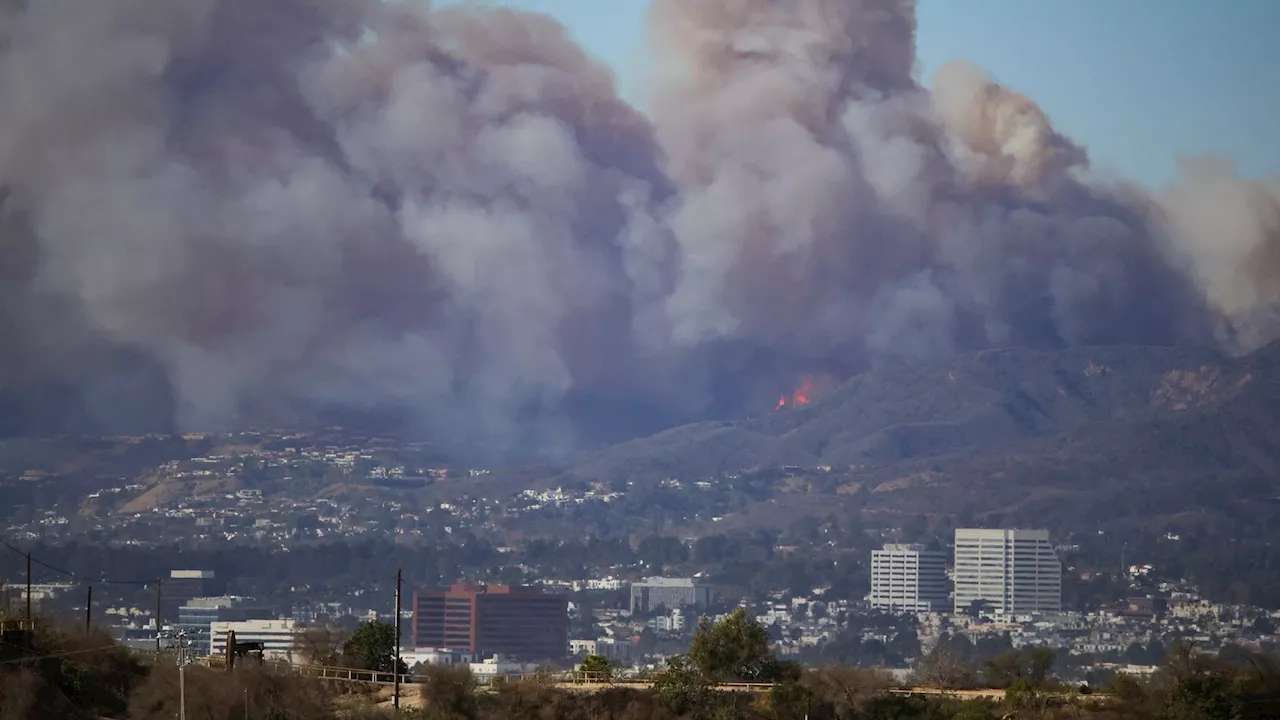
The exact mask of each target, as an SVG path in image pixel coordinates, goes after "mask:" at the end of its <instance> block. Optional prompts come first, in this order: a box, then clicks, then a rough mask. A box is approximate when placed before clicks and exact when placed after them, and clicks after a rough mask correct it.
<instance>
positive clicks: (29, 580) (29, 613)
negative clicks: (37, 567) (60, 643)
mask: <svg viewBox="0 0 1280 720" xmlns="http://www.w3.org/2000/svg"><path fill="white" fill-rule="evenodd" d="M27 622H28V623H29V622H31V553H30V551H28V552H27Z"/></svg>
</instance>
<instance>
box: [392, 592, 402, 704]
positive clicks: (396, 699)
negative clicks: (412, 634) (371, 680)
mask: <svg viewBox="0 0 1280 720" xmlns="http://www.w3.org/2000/svg"><path fill="white" fill-rule="evenodd" d="M391 672H392V673H393V675H394V676H395V681H394V683H393V688H392V691H391V705H392V707H394V708H395V710H396V713H399V712H400V568H396V658H395V661H394V664H393V665H392V666H391Z"/></svg>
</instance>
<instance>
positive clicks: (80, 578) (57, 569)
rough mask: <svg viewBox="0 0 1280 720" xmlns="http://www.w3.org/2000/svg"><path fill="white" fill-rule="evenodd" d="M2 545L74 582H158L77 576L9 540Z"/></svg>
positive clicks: (144, 583)
mask: <svg viewBox="0 0 1280 720" xmlns="http://www.w3.org/2000/svg"><path fill="white" fill-rule="evenodd" d="M0 544H2V545H4V546H5V547H7V548H9V549H10V550H12V551H13V552H14V553H16V554H18V555H21V556H23V557H30V558H31V564H32V565H39V566H40V567H42V568H44V569H46V570H50V571H52V572H55V573H58V574H59V575H65V576H66V577H69V578H71V579H72V580H76V581H78V582H81V583H96V584H100V585H153V584H155V583H156V582H157V580H158V579H157V578H153V579H151V580H116V579H112V578H86V577H84V576H81V575H77V574H76V573H73V572H71V571H70V570H63V569H62V568H60V567H56V566H54V565H50V564H49V563H47V562H45V561H43V560H40V559H39V558H37V557H35V556H34V555H31V554H30V553H28V552H27V551H25V550H23V549H21V548H19V547H17V546H15V545H13V544H12V543H10V542H9V541H8V540H5V539H4V538H0Z"/></svg>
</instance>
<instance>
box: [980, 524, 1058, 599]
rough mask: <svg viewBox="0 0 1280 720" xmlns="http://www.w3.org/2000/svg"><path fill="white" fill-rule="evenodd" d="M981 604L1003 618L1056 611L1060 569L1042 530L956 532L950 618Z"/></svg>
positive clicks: (1046, 534)
mask: <svg viewBox="0 0 1280 720" xmlns="http://www.w3.org/2000/svg"><path fill="white" fill-rule="evenodd" d="M978 601H981V602H982V603H983V604H984V605H985V608H986V609H987V610H989V611H995V612H997V613H1000V614H1003V615H1012V614H1016V613H1045V612H1060V611H1061V610H1062V563H1061V562H1059V561H1058V556H1057V555H1056V554H1054V552H1053V546H1052V545H1050V544H1049V531H1048V530H978V529H970V528H957V529H956V558H955V612H956V614H957V615H959V614H962V613H966V612H969V610H970V608H971V607H973V604H974V603H975V602H978Z"/></svg>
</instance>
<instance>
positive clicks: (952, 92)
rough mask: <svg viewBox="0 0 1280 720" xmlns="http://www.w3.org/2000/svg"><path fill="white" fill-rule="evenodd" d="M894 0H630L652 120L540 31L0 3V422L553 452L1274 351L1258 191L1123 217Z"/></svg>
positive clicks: (1212, 171) (271, 10) (334, 3)
mask: <svg viewBox="0 0 1280 720" xmlns="http://www.w3.org/2000/svg"><path fill="white" fill-rule="evenodd" d="M914 26H915V21H914V8H913V6H912V4H911V3H909V2H905V1H904V0H735V1H733V2H729V1H728V0H654V2H653V4H652V8H651V27H650V38H651V40H652V46H653V52H654V59H655V64H656V66H657V71H656V73H655V77H654V78H653V102H652V106H653V111H652V113H651V115H649V116H646V115H643V114H641V113H640V112H638V111H637V110H635V109H633V108H632V107H630V106H628V105H627V104H626V103H624V102H623V101H621V100H620V99H619V98H618V95H617V92H616V89H615V83H614V79H613V77H612V76H611V75H610V73H609V71H608V70H607V69H606V68H604V67H602V66H601V65H600V64H598V63H597V62H595V61H593V60H592V59H591V58H589V57H588V56H587V55H586V54H585V53H584V51H583V50H582V49H580V48H579V47H577V46H575V45H574V44H573V43H572V42H571V41H570V40H569V39H568V38H567V35H566V32H565V30H564V29H563V28H562V27H561V26H560V25H558V24H557V23H556V22H555V21H554V20H552V19H551V18H549V17H547V16H543V15H537V14H527V13H520V12H515V11H511V10H506V9H498V8H492V7H483V8H477V7H454V6H449V7H433V6H432V5H431V4H430V3H428V2H425V1H424V0H417V1H416V2H412V3H407V2H380V1H378V0H305V1H304V0H99V1H98V2H93V3H87V4H86V3H84V2H78V1H77V0H41V1H40V2H23V1H22V0H4V1H3V2H0V97H3V98H4V102H3V103H0V432H48V431H60V432H61V431H71V432H135V431H139V430H168V429H189V430H213V429H222V428H233V427H244V426H250V425H255V426H264V425H291V424H306V423H312V422H319V421H331V420H335V419H336V420H338V421H348V420H350V419H351V418H353V417H356V418H359V417H363V418H367V419H368V418H376V419H379V420H383V421H387V422H390V423H392V424H394V425H395V426H397V427H401V428H409V429H411V430H413V431H415V432H423V433H444V432H450V433H456V434H457V435H458V436H467V437H472V438H476V437H479V438H483V439H486V440H489V441H493V442H496V443H499V444H500V445H502V446H505V447H526V446H538V447H542V448H547V447H551V448H555V447H562V446H571V445H573V444H575V443H579V442H583V441H589V440H592V439H600V438H603V437H610V436H619V435H626V434H629V433H635V432H641V431H644V430H647V429H653V428H657V427H661V426H662V425H664V424H669V423H673V422H677V421H681V420H688V419H693V418H698V417H707V416H716V415H726V414H732V413H740V412H743V411H749V410H753V409H760V408H767V407H769V406H770V405H771V404H772V402H776V398H777V397H778V394H779V391H780V389H781V390H786V389H787V388H790V387H792V386H794V384H795V383H796V382H797V380H798V378H800V377H801V376H802V375H804V374H808V373H814V372H821V373H826V374H834V375H836V376H842V375H848V374H850V373H853V372H856V371H858V370H860V369H862V368H864V367H867V366H869V365H872V364H874V363H877V362H880V361H882V360H885V359H890V358H904V357H905V358H928V357H935V356H939V355H945V354H947V353H953V352H957V351H961V350H965V349H972V348H981V347H989V346H997V345H1011V344H1018V345H1029V346H1036V347H1060V346H1068V345H1077V344H1090V343H1158V344H1175V343H1213V344H1216V345H1217V346H1219V347H1221V348H1222V349H1223V350H1225V351H1229V352H1239V351H1244V350H1248V349H1251V348H1253V347H1256V346H1258V345H1260V344H1263V343H1266V342H1268V341H1270V340H1271V339H1273V338H1274V337H1276V335H1277V328H1280V313H1277V310H1276V308H1277V307H1280V192H1278V191H1277V189H1276V188H1274V187H1265V186H1263V185H1262V184H1260V183H1254V182H1249V181H1246V180H1242V179H1239V178H1238V177H1236V176H1235V174H1234V171H1233V170H1232V169H1231V168H1229V167H1224V166H1221V165H1219V164H1213V163H1209V162H1203V161H1202V162H1199V163H1194V162H1189V163H1188V164H1187V165H1186V179H1185V182H1184V183H1183V184H1182V185H1180V186H1179V187H1177V188H1173V189H1170V190H1169V191H1168V192H1167V193H1164V194H1160V195H1156V194H1153V193H1151V192H1149V191H1146V190H1144V189H1142V188H1139V187H1136V186H1129V185H1124V184H1111V185H1105V186H1104V185H1099V184H1097V183H1096V182H1091V181H1089V180H1087V179H1085V175H1084V174H1083V173H1082V172H1080V171H1081V170H1083V169H1085V168H1086V167H1087V164H1088V155H1087V153H1086V152H1085V150H1084V149H1083V148H1081V147H1079V146H1078V145H1076V144H1075V143H1074V142H1072V141H1071V140H1070V139H1069V138H1066V137H1064V136H1063V135H1061V134H1060V133H1058V132H1057V131H1056V130H1055V129H1054V128H1053V126H1052V124H1051V122H1050V120H1049V118H1048V117H1047V116H1046V115H1045V113H1044V112H1043V111H1041V110H1040V109H1039V108H1038V107H1037V106H1036V105H1035V103H1034V102H1033V101H1032V100H1031V99H1029V98H1027V97H1025V96H1023V95H1021V94H1018V93H1017V92H1015V91H1013V90H1011V89H1009V88H1005V87H1002V86H1000V85H998V84H997V83H995V82H994V81H993V80H991V79H990V78H988V77H987V76H986V75H985V74H984V73H982V72H981V71H980V70H978V69H976V68H974V67H972V66H970V65H967V64H956V65H952V66H949V67H946V68H943V69H942V70H941V71H940V72H939V73H938V74H937V76H936V77H935V78H933V81H932V87H931V88H924V87H921V86H919V85H918V84H917V82H916V80H915V79H914V78H915V73H914V70H915V68H914V58H915V47H914Z"/></svg>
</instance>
